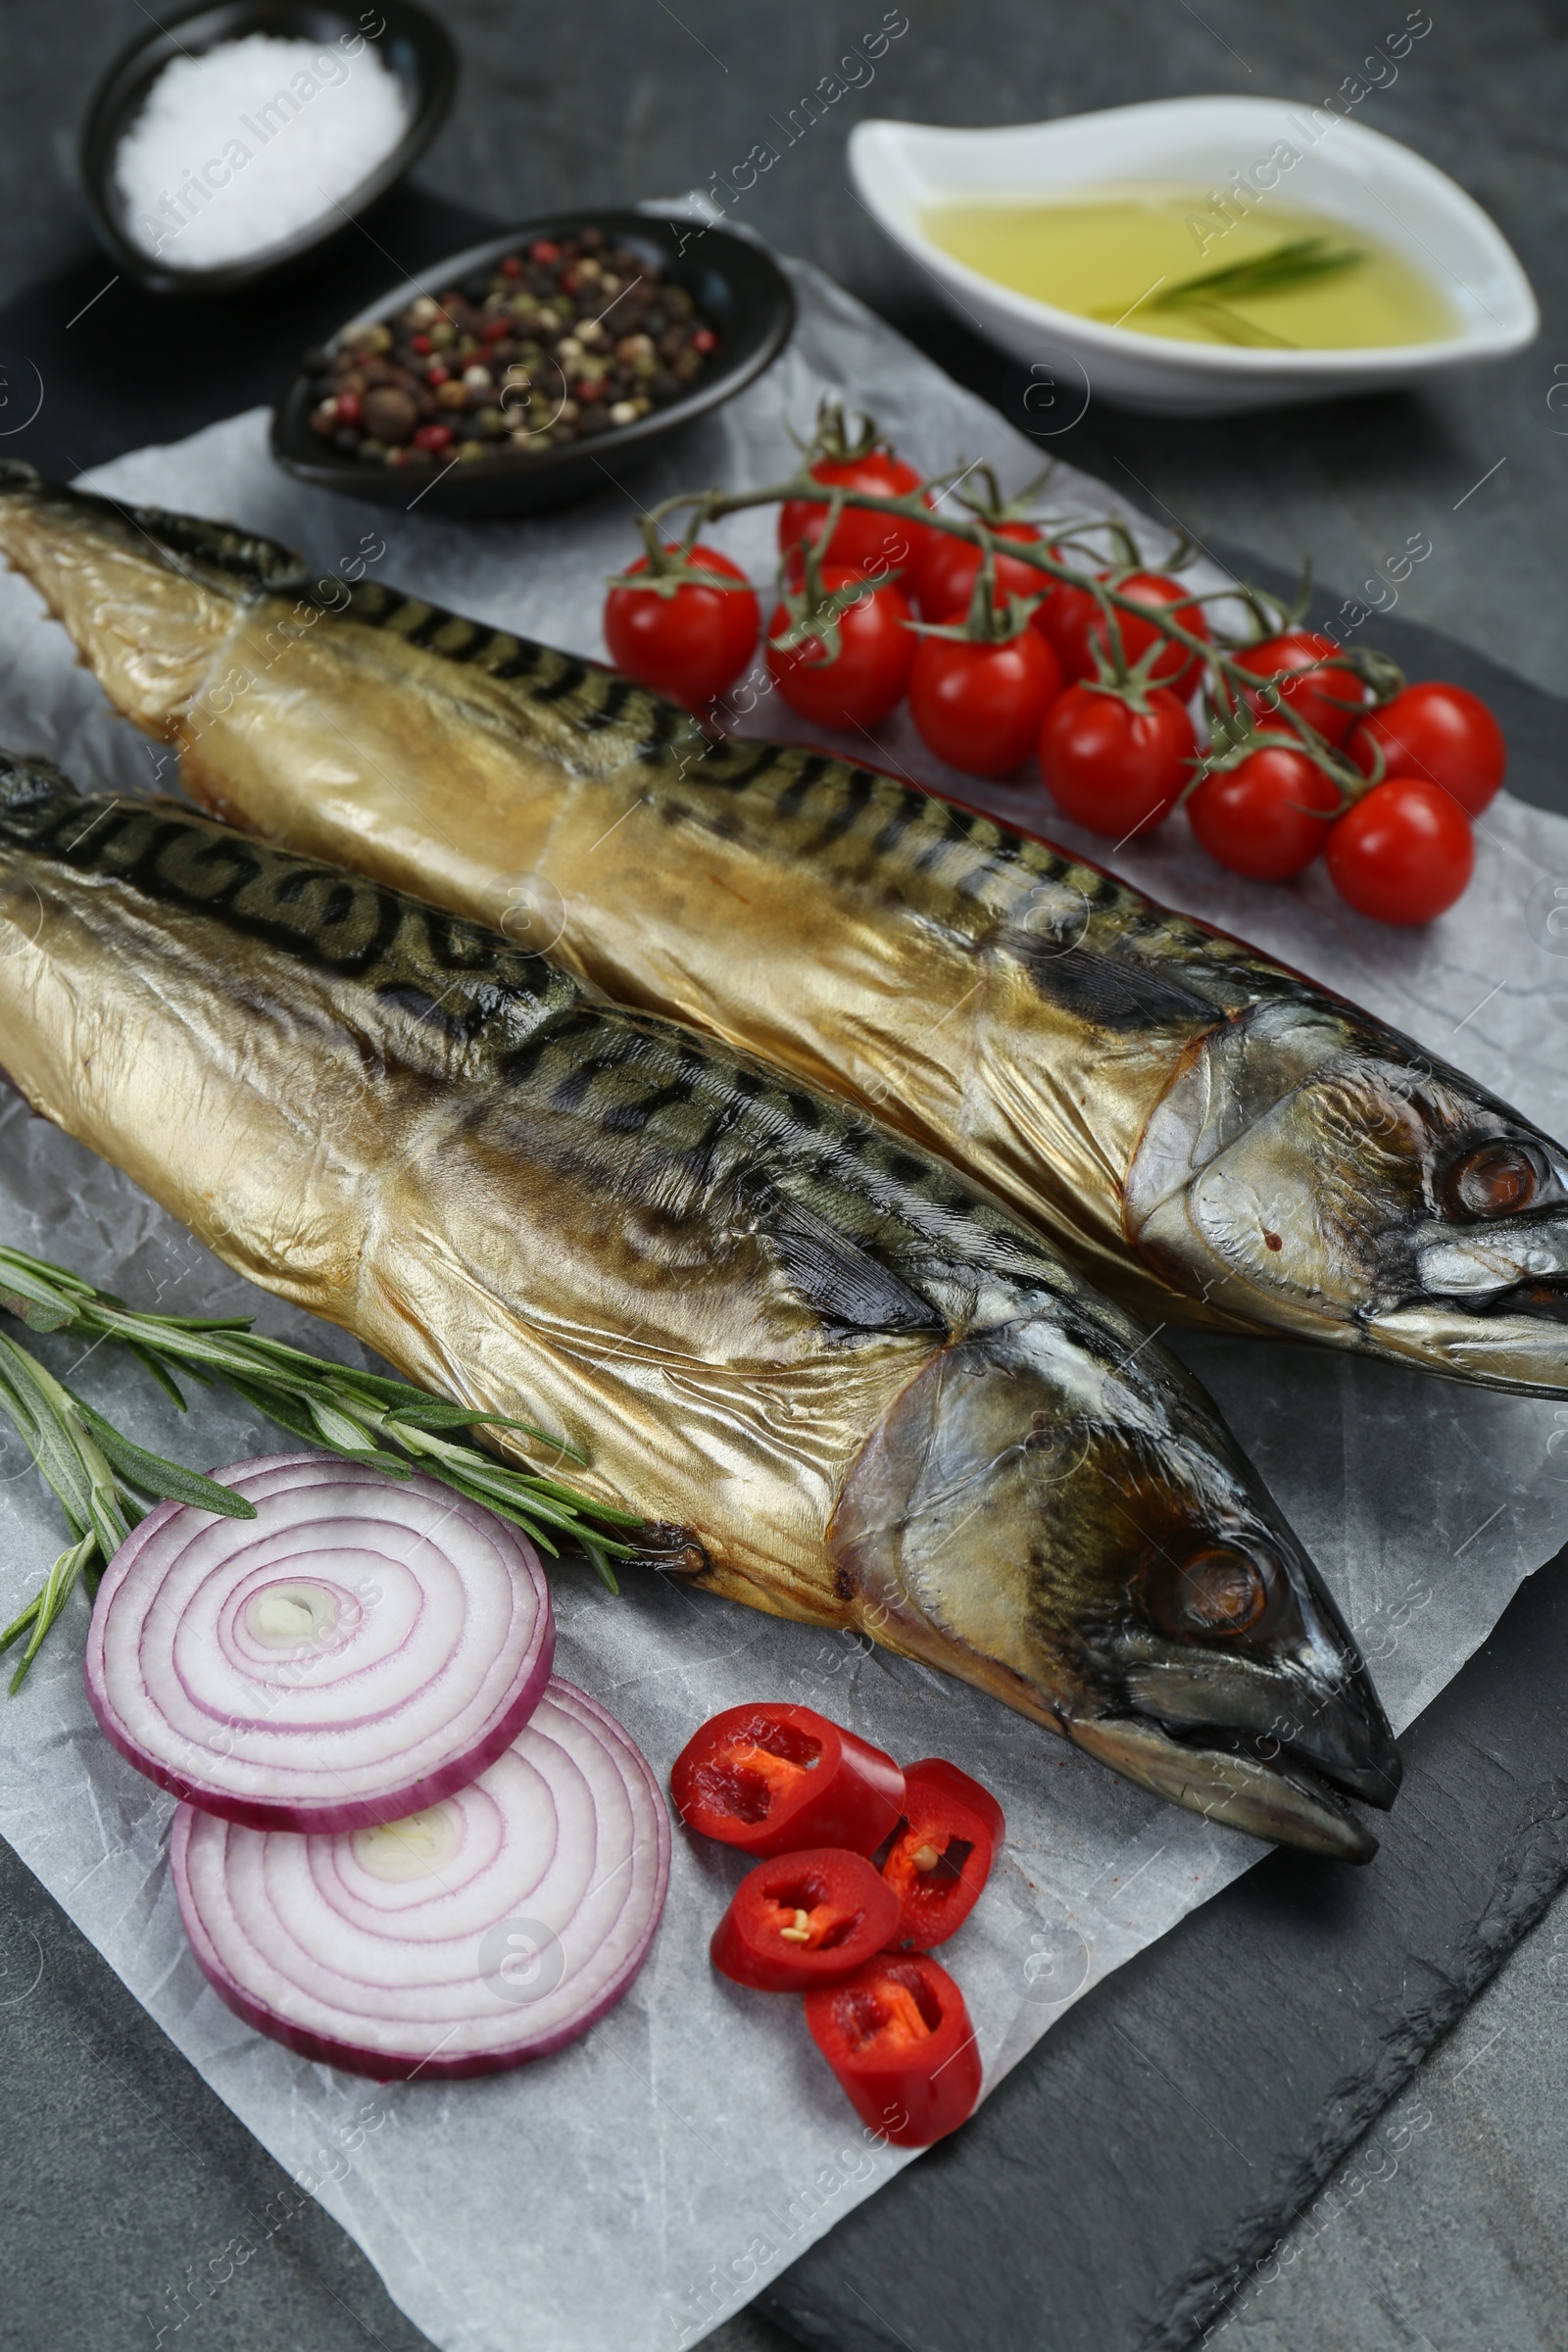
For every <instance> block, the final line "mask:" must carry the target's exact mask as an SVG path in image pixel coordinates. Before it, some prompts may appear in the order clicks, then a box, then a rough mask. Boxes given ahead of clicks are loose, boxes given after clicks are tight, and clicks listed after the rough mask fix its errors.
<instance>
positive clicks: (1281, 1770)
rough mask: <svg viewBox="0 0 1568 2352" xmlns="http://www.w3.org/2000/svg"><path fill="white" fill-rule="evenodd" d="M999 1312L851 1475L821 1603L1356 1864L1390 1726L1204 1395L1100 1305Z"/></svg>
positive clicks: (1199, 1795) (1156, 1779)
mask: <svg viewBox="0 0 1568 2352" xmlns="http://www.w3.org/2000/svg"><path fill="white" fill-rule="evenodd" d="M1016 1310H1017V1311H1014V1312H1013V1313H1012V1314H1011V1315H1010V1316H1005V1317H1004V1318H1001V1319H998V1320H994V1321H991V1322H990V1323H989V1324H985V1323H982V1325H981V1326H980V1327H978V1328H975V1327H971V1328H970V1330H969V1332H968V1333H967V1335H966V1336H965V1337H964V1338H962V1339H960V1340H958V1341H956V1343H954V1344H953V1345H951V1346H950V1347H948V1348H946V1349H944V1350H943V1351H942V1352H941V1353H939V1354H937V1355H935V1356H934V1357H933V1358H932V1359H931V1361H930V1362H929V1363H927V1365H926V1366H925V1367H924V1368H923V1370H922V1371H921V1372H920V1373H919V1374H918V1375H917V1376H916V1377H915V1378H914V1379H913V1380H912V1381H911V1382H910V1384H909V1386H908V1387H907V1389H906V1390H905V1391H904V1392H903V1394H902V1396H901V1397H899V1399H898V1401H897V1402H896V1404H895V1406H894V1408H893V1409H892V1411H891V1412H890V1413H889V1414H888V1416H887V1417H886V1419H885V1420H884V1421H883V1423H882V1425H881V1426H880V1428H879V1429H878V1430H877V1432H876V1434H875V1436H874V1437H873V1438H872V1440H871V1442H870V1443H869V1445H868V1446H866V1447H865V1449H864V1451H863V1452H862V1454H861V1456H860V1457H859V1459H858V1462H857V1463H856V1465H855V1468H854V1470H853V1471H852V1473H851V1476H850V1478H849V1480H848V1482H847V1485H846V1487H845V1490H844V1493H843V1495H842V1497H841V1500H840V1504H839V1508H838V1511H837V1514H836V1516H835V1520H834V1524H833V1529H832V1535H831V1547H832V1554H833V1560H834V1565H835V1577H836V1584H837V1589H838V1591H839V1593H840V1594H841V1595H842V1596H843V1597H845V1598H846V1599H848V1600H851V1601H852V1603H853V1605H854V1608H855V1613H856V1616H857V1619H858V1623H859V1624H861V1625H862V1626H863V1627H864V1628H865V1630H866V1631H867V1632H869V1633H871V1634H873V1635H874V1636H875V1637H876V1638H877V1639H878V1640H880V1641H882V1642H886V1643H887V1644H888V1645H889V1646H891V1647H893V1648H897V1649H904V1650H906V1651H907V1653H909V1654H910V1655H913V1656H916V1657H920V1658H923V1659H925V1660H926V1661H927V1662H928V1663H930V1664H932V1665H935V1666H940V1667H942V1668H943V1669H945V1670H946V1671H947V1672H949V1673H954V1674H958V1675H962V1676H963V1677H964V1678H965V1679H966V1680H968V1681H970V1682H974V1683H977V1684H978V1685H979V1686H980V1687H981V1688H982V1689H985V1690H989V1691H992V1692H993V1693H994V1694H995V1695H996V1696H998V1697H999V1698H1002V1699H1004V1700H1005V1702H1006V1703H1007V1704H1008V1705H1010V1706H1013V1707H1016V1708H1018V1709H1019V1710H1020V1711H1021V1712H1023V1713H1024V1714H1027V1715H1032V1716H1034V1717H1035V1718H1036V1719H1037V1720H1039V1721H1041V1722H1045V1723H1049V1724H1051V1725H1052V1726H1053V1727H1054V1729H1056V1730H1058V1731H1060V1732H1061V1733H1063V1734H1065V1736H1066V1737H1067V1738H1068V1739H1069V1740H1073V1741H1074V1742H1075V1743H1076V1744H1077V1745H1078V1746H1080V1747H1082V1748H1084V1749H1086V1750H1087V1751H1088V1752H1089V1753H1090V1754H1091V1755H1094V1756H1096V1757H1098V1758H1099V1759H1100V1760H1101V1761H1102V1762H1103V1763H1105V1764H1108V1765H1110V1766H1111V1767H1112V1768H1113V1769H1114V1770H1115V1771H1117V1772H1119V1773H1121V1774H1123V1775H1124V1776H1125V1777H1126V1778H1127V1779H1129V1780H1132V1781H1135V1782H1137V1783H1139V1784H1140V1785H1141V1786H1143V1787H1145V1788H1148V1789H1152V1790H1153V1791H1154V1792H1155V1793H1156V1794H1158V1795H1160V1796H1162V1797H1166V1798H1168V1799H1171V1800H1172V1801H1174V1802H1175V1803H1177V1804H1181V1805H1185V1806H1187V1807H1189V1808H1190V1809H1191V1810H1193V1811H1195V1812H1200V1813H1202V1814H1204V1815H1206V1816H1208V1817H1209V1818H1211V1819H1214V1820H1218V1821H1222V1822H1225V1823H1227V1824H1229V1825H1230V1826H1231V1827H1232V1828H1235V1829H1240V1830H1246V1831H1250V1832H1251V1833H1252V1834H1253V1835H1254V1836H1256V1837H1259V1838H1273V1839H1276V1840H1278V1841H1280V1842H1282V1843H1286V1844H1291V1845H1296V1846H1300V1847H1304V1848H1306V1849H1307V1850H1309V1851H1314V1852H1317V1853H1322V1854H1327V1855H1333V1856H1336V1857H1338V1858H1340V1859H1342V1860H1347V1861H1357V1862H1359V1861H1366V1860H1368V1859H1369V1858H1370V1857H1371V1855H1372V1854H1373V1853H1374V1852H1375V1851H1376V1839H1375V1838H1373V1837H1372V1836H1371V1835H1370V1833H1369V1832H1368V1830H1367V1829H1366V1826H1365V1824H1364V1822H1363V1821H1362V1820H1361V1819H1360V1818H1359V1817H1358V1816H1357V1815H1356V1814H1355V1813H1354V1812H1352V1810H1351V1808H1350V1806H1349V1805H1348V1803H1347V1802H1346V1801H1345V1800H1346V1798H1347V1797H1357V1798H1360V1799H1361V1800H1363V1801H1364V1802H1366V1803H1369V1804H1373V1805H1377V1806H1380V1807H1387V1806H1388V1805H1390V1804H1392V1802H1393V1800H1394V1796H1395V1793H1396V1791H1397V1788H1398V1785H1399V1770H1400V1768H1399V1759H1398V1754H1397V1749H1396V1747H1395V1744H1394V1736H1393V1733H1392V1731H1391V1730H1390V1727H1389V1723H1388V1719H1387V1717H1386V1716H1385V1714H1384V1712H1383V1708H1382V1706H1381V1704H1380V1702H1379V1700H1378V1696H1377V1693H1376V1691H1374V1689H1373V1687H1372V1683H1371V1680H1370V1677H1369V1676H1368V1674H1367V1670H1366V1667H1365V1665H1364V1664H1363V1662H1362V1660H1361V1657H1360V1655H1359V1652H1358V1651H1357V1649H1356V1646H1355V1643H1354V1642H1353V1641H1352V1639H1351V1637H1350V1634H1349V1632H1348V1629H1347V1627H1346V1625H1345V1623H1344V1621H1343V1619H1342V1618H1341V1616H1340V1614H1339V1611H1338V1609H1337V1608H1336V1606H1335V1604H1334V1601H1333V1599H1332V1597H1331V1595H1330V1594H1329V1593H1328V1591H1327V1589H1326V1588H1325V1587H1324V1585H1323V1583H1322V1581H1321V1580H1320V1578H1319V1577H1318V1575H1317V1572H1316V1571H1315V1569H1314V1568H1313V1566H1312V1563H1311V1562H1310V1560H1309V1559H1308V1558H1307V1556H1306V1554H1305V1552H1304V1551H1303V1550H1302V1548H1301V1546H1300V1544H1299V1542H1298V1541H1297V1539H1296V1537H1295V1536H1294V1535H1293V1534H1292V1532H1291V1530H1290V1528H1289V1527H1288V1526H1287V1525H1286V1523H1285V1521H1284V1519H1283V1518H1282V1517H1281V1515H1280V1513H1279V1512H1278V1510H1277V1509H1276V1508H1275V1506H1274V1505H1273V1503H1272V1502H1271V1501H1270V1499H1269V1497H1268V1495H1266V1493H1265V1492H1264V1491H1263V1489H1262V1487H1261V1486H1260V1484H1259V1483H1258V1481H1257V1479H1256V1478H1255V1476H1254V1474H1253V1473H1252V1471H1251V1470H1250V1467H1249V1465H1248V1463H1247V1462H1246V1460H1245V1459H1244V1458H1243V1456H1242V1455H1241V1453H1240V1452H1239V1451H1238V1450H1237V1448H1236V1446H1235V1445H1234V1443H1233V1442H1232V1440H1231V1439H1230V1438H1229V1436H1228V1434H1227V1433H1226V1431H1225V1430H1224V1428H1223V1426H1222V1425H1221V1423H1220V1420H1219V1416H1218V1414H1217V1413H1216V1411H1215V1409H1214V1407H1213V1405H1212V1404H1211V1403H1210V1401H1209V1399H1208V1397H1206V1396H1205V1395H1204V1393H1203V1391H1202V1390H1201V1387H1200V1386H1199V1385H1198V1383H1197V1382H1196V1381H1194V1380H1193V1379H1192V1378H1191V1376H1190V1375H1189V1374H1188V1373H1187V1372H1186V1371H1185V1369H1184V1368H1183V1367H1182V1366H1181V1365H1180V1364H1178V1363H1177V1362H1176V1361H1175V1360H1174V1358H1172V1357H1171V1356H1169V1355H1168V1354H1166V1353H1165V1351H1164V1350H1163V1349H1161V1348H1159V1346H1158V1343H1157V1342H1156V1341H1152V1340H1151V1339H1150V1338H1149V1337H1148V1336H1147V1335H1142V1334H1141V1333H1140V1330H1139V1327H1138V1326H1136V1325H1134V1324H1132V1323H1131V1322H1130V1321H1128V1320H1127V1319H1126V1318H1124V1317H1121V1316H1120V1315H1119V1312H1118V1310H1116V1309H1114V1308H1111V1307H1108V1306H1107V1305H1106V1304H1105V1303H1104V1302H1103V1300H1099V1299H1088V1298H1084V1299H1080V1300H1079V1301H1078V1303H1077V1306H1076V1307H1070V1308H1068V1309H1067V1310H1066V1311H1065V1312H1063V1311H1062V1308H1061V1304H1060V1301H1059V1300H1058V1301H1056V1302H1055V1303H1054V1304H1053V1305H1052V1306H1049V1307H1048V1306H1047V1305H1046V1304H1045V1303H1044V1302H1027V1301H1023V1300H1019V1301H1017V1302H1016Z"/></svg>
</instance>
